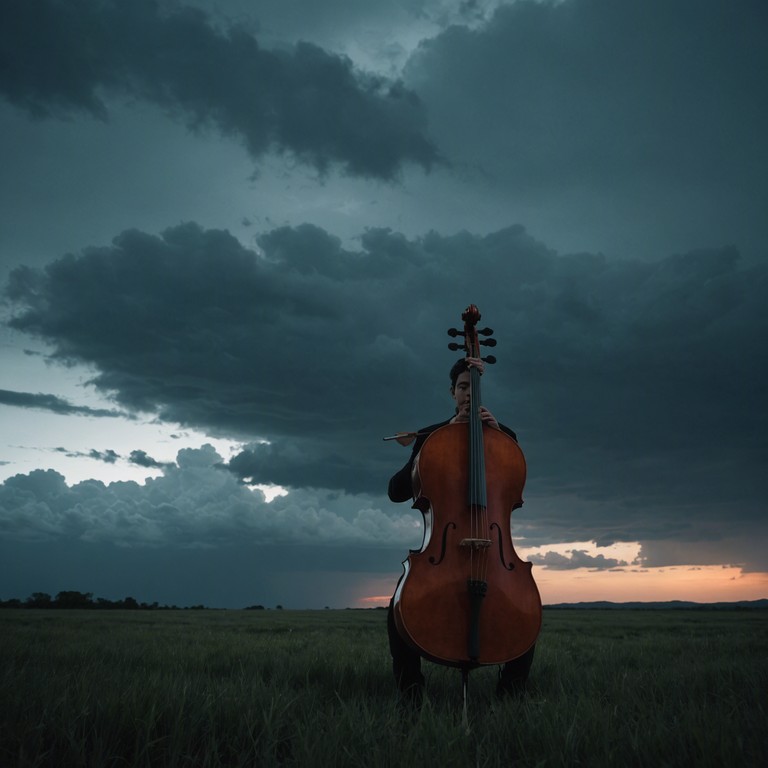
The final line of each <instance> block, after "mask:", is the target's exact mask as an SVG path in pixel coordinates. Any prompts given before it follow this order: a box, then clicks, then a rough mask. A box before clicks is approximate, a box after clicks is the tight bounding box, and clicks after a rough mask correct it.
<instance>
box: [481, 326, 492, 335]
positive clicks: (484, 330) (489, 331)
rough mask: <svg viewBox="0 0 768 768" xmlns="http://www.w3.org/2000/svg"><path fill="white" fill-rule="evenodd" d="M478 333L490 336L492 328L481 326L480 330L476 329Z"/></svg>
mask: <svg viewBox="0 0 768 768" xmlns="http://www.w3.org/2000/svg"><path fill="white" fill-rule="evenodd" d="M478 333H479V334H480V335H481V336H492V335H493V329H492V328H483V329H482V330H481V331H478Z"/></svg>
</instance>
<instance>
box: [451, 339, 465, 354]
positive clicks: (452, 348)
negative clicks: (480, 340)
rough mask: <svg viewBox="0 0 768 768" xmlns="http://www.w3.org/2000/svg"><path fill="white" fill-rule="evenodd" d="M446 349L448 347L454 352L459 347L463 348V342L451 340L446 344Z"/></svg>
mask: <svg viewBox="0 0 768 768" xmlns="http://www.w3.org/2000/svg"><path fill="white" fill-rule="evenodd" d="M448 349H450V350H451V351H452V352H456V351H457V350H459V349H464V345H463V344H457V343H456V342H455V341H452V342H451V343H450V344H449V345H448Z"/></svg>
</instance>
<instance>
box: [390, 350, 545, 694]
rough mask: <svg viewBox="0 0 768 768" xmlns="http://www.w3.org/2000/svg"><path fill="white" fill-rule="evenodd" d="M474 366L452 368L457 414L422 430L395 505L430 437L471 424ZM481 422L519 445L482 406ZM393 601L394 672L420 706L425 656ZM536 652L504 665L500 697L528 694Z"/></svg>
mask: <svg viewBox="0 0 768 768" xmlns="http://www.w3.org/2000/svg"><path fill="white" fill-rule="evenodd" d="M473 366H474V367H476V368H477V369H478V371H479V372H480V373H481V374H482V372H483V362H482V360H480V359H478V358H463V359H461V360H459V361H458V362H457V363H456V364H455V365H454V366H453V367H452V368H451V372H450V378H451V397H452V398H453V400H454V403H455V413H454V415H453V417H452V418H450V419H447V420H446V421H442V422H440V423H439V424H432V425H431V426H429V427H425V428H424V429H420V430H419V432H418V436H417V438H416V442H415V444H414V446H413V450H412V452H411V456H410V458H409V459H408V462H407V463H406V465H405V466H404V467H403V468H402V469H401V470H400V471H399V472H396V473H395V474H394V475H393V476H392V478H391V479H390V481H389V498H390V500H391V501H395V502H401V501H411V500H412V499H413V483H412V479H411V474H412V470H413V463H414V461H415V459H416V456H417V455H418V453H419V451H420V450H421V447H422V445H424V441H425V440H426V439H427V437H429V435H430V434H431V433H432V432H434V431H435V430H436V429H439V428H440V427H444V426H445V425H446V424H458V423H461V422H467V421H469V409H470V403H471V395H472V383H471V375H470V367H473ZM480 418H481V420H482V421H483V423H484V424H486V425H488V426H489V427H491V428H492V429H498V430H501V431H502V432H505V433H506V434H508V435H509V436H510V437H511V438H512V439H513V440H515V441H517V436H516V435H515V433H514V432H513V431H512V430H511V429H509V428H508V427H506V426H504V425H503V424H499V423H498V421H496V418H495V417H494V416H493V414H492V413H491V412H490V411H489V410H488V409H487V408H485V407H484V406H480ZM393 600H394V598H393ZM393 600H390V603H389V610H388V613H387V632H388V634H389V649H390V653H391V654H392V670H393V672H394V675H395V681H396V683H397V686H398V688H399V690H400V692H401V694H402V695H404V696H405V697H406V698H408V699H411V700H412V701H414V702H415V703H418V702H420V701H421V695H422V690H423V687H424V676H423V675H422V674H421V656H420V654H419V653H418V651H416V650H414V649H413V648H411V646H410V645H408V644H407V643H406V642H405V640H403V638H402V637H401V636H400V634H399V632H398V631H397V627H396V626H395V620H394V616H393V609H392V604H393ZM534 648H535V646H534V647H532V648H531V649H530V650H529V651H527V652H526V653H525V654H523V655H522V656H521V657H520V658H518V659H514V660H513V661H510V662H507V664H505V665H504V668H503V669H502V670H501V672H500V673H499V682H498V685H497V688H496V692H497V694H498V695H500V696H502V695H504V694H508V693H509V694H520V693H523V692H524V690H525V683H526V680H527V678H528V672H529V670H530V668H531V664H532V662H533V653H534Z"/></svg>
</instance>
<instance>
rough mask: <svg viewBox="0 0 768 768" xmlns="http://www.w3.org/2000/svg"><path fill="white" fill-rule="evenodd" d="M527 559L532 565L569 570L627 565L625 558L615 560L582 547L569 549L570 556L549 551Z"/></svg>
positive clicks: (604, 568)
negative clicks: (591, 553) (589, 552)
mask: <svg viewBox="0 0 768 768" xmlns="http://www.w3.org/2000/svg"><path fill="white" fill-rule="evenodd" d="M528 560H529V561H530V562H532V563H533V564H534V565H541V566H543V567H545V568H549V569H551V570H554V571H570V570H574V569H576V568H591V569H593V570H599V571H603V570H610V569H612V568H619V567H622V566H625V565H627V562H626V561H625V560H617V559H616V558H615V557H606V556H605V555H590V554H587V552H586V550H583V549H572V550H570V557H569V556H567V555H561V554H560V553H559V552H551V551H550V552H547V553H545V554H543V555H536V554H534V555H530V556H529V557H528Z"/></svg>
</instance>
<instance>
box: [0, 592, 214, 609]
mask: <svg viewBox="0 0 768 768" xmlns="http://www.w3.org/2000/svg"><path fill="white" fill-rule="evenodd" d="M205 607H206V606H204V605H190V606H184V608H189V609H190V610H195V609H196V610H202V609H204V608H205ZM0 608H87V609H107V610H109V609H112V610H115V609H119V610H129V611H137V610H143V611H163V610H165V611H170V610H179V606H178V605H160V604H159V603H158V602H154V603H140V602H139V601H138V600H136V599H135V598H133V597H125V598H123V599H122V600H107V599H106V598H103V597H97V598H96V599H95V600H94V599H93V592H77V591H74V590H67V591H63V592H59V593H58V594H57V595H56V597H51V595H49V594H48V593H47V592H33V593H32V594H31V595H30V596H29V597H28V598H27V599H26V600H19V599H18V598H16V597H13V598H11V599H10V600H0Z"/></svg>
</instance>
